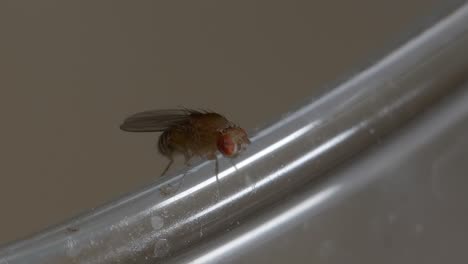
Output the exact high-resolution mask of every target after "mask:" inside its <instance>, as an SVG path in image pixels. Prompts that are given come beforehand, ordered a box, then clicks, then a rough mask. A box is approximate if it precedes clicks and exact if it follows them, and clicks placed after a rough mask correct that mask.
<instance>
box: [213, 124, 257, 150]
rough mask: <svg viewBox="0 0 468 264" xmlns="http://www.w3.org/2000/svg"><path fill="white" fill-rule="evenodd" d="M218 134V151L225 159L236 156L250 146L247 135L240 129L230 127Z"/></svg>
mask: <svg viewBox="0 0 468 264" xmlns="http://www.w3.org/2000/svg"><path fill="white" fill-rule="evenodd" d="M218 132H219V135H218V140H217V146H218V150H219V151H220V152H221V153H222V154H223V155H224V156H226V157H235V156H237V155H238V154H239V153H240V152H242V151H243V150H245V149H246V148H247V146H248V145H249V144H250V140H249V137H248V136H247V133H246V132H245V130H244V129H242V128H240V127H237V126H232V127H228V128H225V129H222V130H220V131H218Z"/></svg>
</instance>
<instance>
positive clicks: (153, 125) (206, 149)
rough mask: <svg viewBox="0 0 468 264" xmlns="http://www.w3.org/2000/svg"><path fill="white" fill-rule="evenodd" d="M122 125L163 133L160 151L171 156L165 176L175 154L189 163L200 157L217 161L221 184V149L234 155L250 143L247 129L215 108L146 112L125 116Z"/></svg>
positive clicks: (129, 130)
mask: <svg viewBox="0 0 468 264" xmlns="http://www.w3.org/2000/svg"><path fill="white" fill-rule="evenodd" d="M120 128H121V129H122V130H124V131H128V132H162V134H161V135H160V137H159V141H158V150H159V152H160V153H161V154H162V155H163V156H165V157H166V158H168V159H169V163H168V164H167V166H166V168H165V169H164V171H163V172H162V173H161V176H163V175H164V174H166V172H167V171H168V170H169V168H170V167H171V165H172V164H173V162H174V156H175V155H177V154H180V155H183V156H184V158H185V164H186V165H188V162H189V160H190V159H191V158H192V157H194V156H198V157H201V158H206V159H208V160H216V163H215V166H216V168H215V170H216V181H217V182H218V183H219V179H218V159H217V157H216V154H217V152H218V151H219V152H221V154H222V155H223V156H225V157H229V158H233V157H235V156H237V155H238V154H239V153H240V152H242V151H243V150H244V149H245V148H246V147H247V146H248V145H249V144H250V140H249V138H248V135H247V133H246V132H245V130H244V129H242V128H241V127H239V126H238V125H236V124H234V123H233V122H231V121H229V120H228V119H227V118H226V117H224V116H222V115H220V114H218V113H215V112H211V111H198V110H192V109H173V110H150V111H144V112H140V113H136V114H134V115H132V116H130V117H128V118H127V119H125V121H124V122H123V124H122V125H121V126H120Z"/></svg>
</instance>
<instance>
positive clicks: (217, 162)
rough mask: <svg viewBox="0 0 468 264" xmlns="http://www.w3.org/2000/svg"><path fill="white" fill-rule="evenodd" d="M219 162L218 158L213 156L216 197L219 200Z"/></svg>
mask: <svg viewBox="0 0 468 264" xmlns="http://www.w3.org/2000/svg"><path fill="white" fill-rule="evenodd" d="M218 174H219V160H218V156H216V155H215V176H216V197H217V199H218V200H219V195H220V194H219V186H220V185H219V176H218Z"/></svg>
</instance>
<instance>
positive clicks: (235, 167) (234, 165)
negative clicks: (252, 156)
mask: <svg viewBox="0 0 468 264" xmlns="http://www.w3.org/2000/svg"><path fill="white" fill-rule="evenodd" d="M229 162H230V163H231V164H232V166H233V167H234V169H235V170H236V171H237V172H239V169H238V168H237V166H236V164H235V163H234V161H233V160H232V159H229Z"/></svg>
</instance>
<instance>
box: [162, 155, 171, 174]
mask: <svg viewBox="0 0 468 264" xmlns="http://www.w3.org/2000/svg"><path fill="white" fill-rule="evenodd" d="M172 163H174V158H172V156H170V157H169V163H168V164H167V166H166V168H165V169H164V171H163V172H162V173H161V176H160V177H162V176H164V175H165V174H166V172H167V171H168V170H169V168H170V167H171V166H172Z"/></svg>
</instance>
